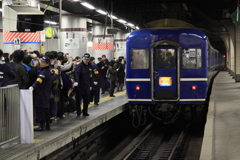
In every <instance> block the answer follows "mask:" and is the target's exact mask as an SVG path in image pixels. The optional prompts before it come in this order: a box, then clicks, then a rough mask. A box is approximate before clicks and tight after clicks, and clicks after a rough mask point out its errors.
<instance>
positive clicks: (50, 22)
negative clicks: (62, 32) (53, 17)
mask: <svg viewBox="0 0 240 160" xmlns="http://www.w3.org/2000/svg"><path fill="white" fill-rule="evenodd" d="M44 22H45V23H49V24H58V23H57V22H53V21H44Z"/></svg>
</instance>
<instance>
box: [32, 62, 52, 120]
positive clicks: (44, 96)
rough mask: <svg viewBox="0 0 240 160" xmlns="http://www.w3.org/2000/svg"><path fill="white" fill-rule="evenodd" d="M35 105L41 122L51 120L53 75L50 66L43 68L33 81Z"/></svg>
mask: <svg viewBox="0 0 240 160" xmlns="http://www.w3.org/2000/svg"><path fill="white" fill-rule="evenodd" d="M32 87H33V88H34V90H33V106H34V107H35V109H36V116H37V121H38V122H39V123H41V122H45V121H49V118H50V117H49V116H50V115H49V98H50V93H51V87H52V75H51V73H50V70H49V67H45V68H42V69H41V70H40V73H39V75H38V78H37V80H36V81H35V82H34V83H33V85H32Z"/></svg>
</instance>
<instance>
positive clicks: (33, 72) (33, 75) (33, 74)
mask: <svg viewBox="0 0 240 160" xmlns="http://www.w3.org/2000/svg"><path fill="white" fill-rule="evenodd" d="M23 65H24V66H25V67H26V71H27V74H28V78H29V84H28V85H27V88H29V87H30V86H32V85H33V83H34V82H35V81H36V79H37V76H38V71H37V69H38V68H37V67H32V66H30V65H27V64H24V63H23Z"/></svg>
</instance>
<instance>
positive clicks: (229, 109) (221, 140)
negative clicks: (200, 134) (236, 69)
mask: <svg viewBox="0 0 240 160" xmlns="http://www.w3.org/2000/svg"><path fill="white" fill-rule="evenodd" d="M239 159H240V83H236V82H235V80H234V79H233V78H232V76H230V74H229V73H228V72H227V71H221V72H219V74H218V75H217V76H216V78H215V80H214V82H213V86H212V93H211V96H210V100H209V108H208V114H207V122H206V125H205V131H204V138H203V142H202V149H201V155H200V160H239Z"/></svg>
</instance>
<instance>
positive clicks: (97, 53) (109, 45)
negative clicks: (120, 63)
mask: <svg viewBox="0 0 240 160" xmlns="http://www.w3.org/2000/svg"><path fill="white" fill-rule="evenodd" d="M92 46H93V47H92V53H93V55H92V56H93V57H95V58H97V57H102V55H103V54H104V55H106V57H107V59H108V60H109V61H110V60H112V59H113V52H114V46H113V35H112V34H107V33H106V32H105V37H104V25H103V24H94V23H93V45H92Z"/></svg>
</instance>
